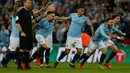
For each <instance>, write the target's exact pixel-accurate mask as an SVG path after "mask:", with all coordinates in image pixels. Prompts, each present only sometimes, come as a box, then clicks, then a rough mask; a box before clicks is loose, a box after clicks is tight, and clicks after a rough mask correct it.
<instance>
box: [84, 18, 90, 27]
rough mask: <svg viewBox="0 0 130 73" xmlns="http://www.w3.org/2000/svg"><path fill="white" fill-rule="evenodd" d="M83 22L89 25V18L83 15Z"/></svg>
mask: <svg viewBox="0 0 130 73" xmlns="http://www.w3.org/2000/svg"><path fill="white" fill-rule="evenodd" d="M85 23H87V24H88V25H90V22H89V19H88V18H87V17H85Z"/></svg>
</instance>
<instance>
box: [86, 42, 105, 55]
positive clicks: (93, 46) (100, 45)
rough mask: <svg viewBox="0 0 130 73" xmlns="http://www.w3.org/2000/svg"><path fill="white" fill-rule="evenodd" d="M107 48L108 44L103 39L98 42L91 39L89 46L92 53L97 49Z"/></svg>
mask: <svg viewBox="0 0 130 73" xmlns="http://www.w3.org/2000/svg"><path fill="white" fill-rule="evenodd" d="M102 48H106V45H105V44H104V42H103V41H100V42H98V43H94V42H93V41H90V44H89V46H88V51H89V52H90V53H92V52H93V51H94V50H95V49H102Z"/></svg>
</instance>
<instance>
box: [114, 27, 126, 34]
mask: <svg viewBox="0 0 130 73" xmlns="http://www.w3.org/2000/svg"><path fill="white" fill-rule="evenodd" d="M118 28H119V26H116V27H115V28H113V30H114V31H115V32H117V33H118V34H120V35H124V33H123V32H122V31H121V30H119V29H118Z"/></svg>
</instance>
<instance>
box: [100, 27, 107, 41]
mask: <svg viewBox="0 0 130 73" xmlns="http://www.w3.org/2000/svg"><path fill="white" fill-rule="evenodd" d="M99 31H100V34H101V35H102V36H103V37H105V38H107V39H108V35H107V34H105V32H104V30H103V28H100V29H99Z"/></svg>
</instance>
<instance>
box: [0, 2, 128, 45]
mask: <svg viewBox="0 0 130 73" xmlns="http://www.w3.org/2000/svg"><path fill="white" fill-rule="evenodd" d="M48 1H49V0H34V2H35V3H36V5H35V8H37V9H40V8H41V7H42V6H45V5H46V3H47V2H48ZM50 1H51V2H53V3H54V4H55V5H56V11H55V13H56V15H57V16H68V15H69V14H70V13H72V12H76V10H77V8H78V6H80V5H84V6H85V9H86V12H85V15H86V16H87V17H88V18H89V21H90V22H91V24H93V26H94V28H95V29H96V28H97V27H98V26H99V25H100V24H101V23H102V22H104V20H105V18H107V17H108V16H110V15H111V14H112V13H113V12H116V13H120V14H121V19H122V20H121V24H120V29H121V30H122V31H123V32H124V33H126V40H125V42H124V43H125V44H130V29H129V28H130V13H129V12H130V8H129V6H130V5H129V4H130V1H127V0H123V1H122V0H50ZM12 9H13V0H0V42H1V43H2V44H3V43H6V44H8V42H9V40H8V39H9V35H10V34H9V33H10V32H11V14H12V13H11V12H12ZM69 25H70V21H69V20H68V21H65V22H60V21H59V22H56V23H55V28H54V31H53V39H54V40H53V42H54V43H58V44H59V43H60V44H64V43H65V42H66V37H67V36H66V34H67V31H68V28H69ZM88 33H90V32H89V31H88ZM128 40H129V41H128Z"/></svg>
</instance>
